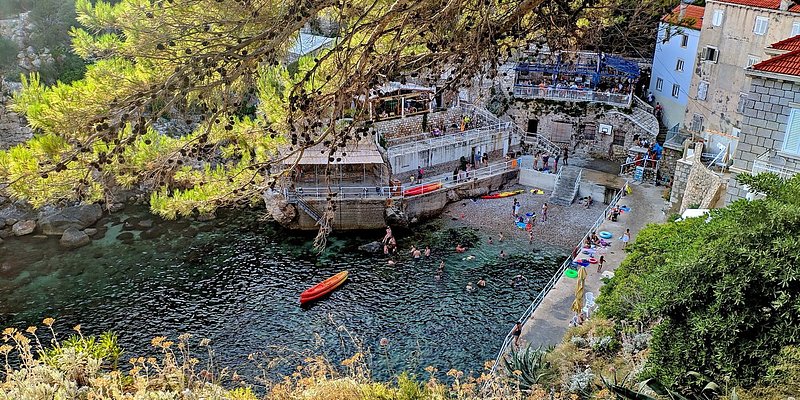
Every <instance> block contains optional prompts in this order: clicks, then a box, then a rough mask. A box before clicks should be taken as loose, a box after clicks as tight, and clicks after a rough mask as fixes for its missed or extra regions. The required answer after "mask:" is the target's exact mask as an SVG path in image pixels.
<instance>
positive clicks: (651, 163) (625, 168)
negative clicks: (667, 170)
mask: <svg viewBox="0 0 800 400" xmlns="http://www.w3.org/2000/svg"><path fill="white" fill-rule="evenodd" d="M637 164H641V165H637ZM659 165H661V160H653V159H641V160H636V161H631V162H628V163H624V164H622V165H620V166H619V175H620V176H623V175H625V174H628V173H630V172H631V171H635V170H636V167H644V170H645V171H650V170H652V171H658V167H659ZM643 175H644V174H643ZM642 180H643V181H644V176H642ZM655 182H656V174H655V173H653V183H655Z"/></svg>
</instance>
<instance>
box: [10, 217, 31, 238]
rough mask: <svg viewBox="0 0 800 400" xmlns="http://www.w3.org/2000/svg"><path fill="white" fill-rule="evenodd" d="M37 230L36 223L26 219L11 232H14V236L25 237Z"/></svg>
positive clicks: (19, 222) (18, 223)
mask: <svg viewBox="0 0 800 400" xmlns="http://www.w3.org/2000/svg"><path fill="white" fill-rule="evenodd" d="M35 229H36V221H34V220H32V219H26V220H24V221H17V222H16V223H15V224H14V226H12V227H11V231H12V232H14V236H24V235H28V234H31V233H33V231H34V230H35Z"/></svg>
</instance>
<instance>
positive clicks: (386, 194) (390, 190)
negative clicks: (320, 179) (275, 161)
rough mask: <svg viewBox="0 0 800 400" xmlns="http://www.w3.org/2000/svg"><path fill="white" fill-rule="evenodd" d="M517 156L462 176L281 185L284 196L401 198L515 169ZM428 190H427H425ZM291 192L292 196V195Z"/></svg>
mask: <svg viewBox="0 0 800 400" xmlns="http://www.w3.org/2000/svg"><path fill="white" fill-rule="evenodd" d="M519 162H520V161H519V160H517V159H515V160H509V161H501V162H499V163H494V164H490V165H489V166H487V167H483V168H478V169H474V170H471V171H469V172H468V173H467V174H466V176H465V177H463V178H456V179H453V177H452V174H443V175H438V176H436V177H431V178H426V179H421V180H418V181H415V182H414V183H403V184H401V185H395V186H341V185H340V186H302V187H300V186H298V187H296V188H295V189H294V190H290V189H288V188H285V189H284V190H283V193H284V196H285V197H286V198H287V199H290V200H294V198H299V197H303V198H305V199H315V200H321V199H328V198H330V199H333V200H352V199H386V198H390V197H391V198H394V199H398V198H404V197H405V195H404V194H403V193H404V192H405V191H406V190H408V189H412V188H415V187H419V186H422V185H429V184H435V183H441V184H442V187H443V188H445V187H453V186H457V185H460V184H463V183H468V182H473V181H475V180H478V179H483V178H488V177H491V176H494V175H499V174H502V173H506V172H510V171H515V170H518V169H519ZM426 193H430V192H426ZM293 196H295V197H293Z"/></svg>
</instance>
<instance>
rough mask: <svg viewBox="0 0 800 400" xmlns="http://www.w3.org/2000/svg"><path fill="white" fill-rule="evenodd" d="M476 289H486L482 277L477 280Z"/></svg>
mask: <svg viewBox="0 0 800 400" xmlns="http://www.w3.org/2000/svg"><path fill="white" fill-rule="evenodd" d="M478 287H486V281H485V280H484V279H483V277H481V279H478Z"/></svg>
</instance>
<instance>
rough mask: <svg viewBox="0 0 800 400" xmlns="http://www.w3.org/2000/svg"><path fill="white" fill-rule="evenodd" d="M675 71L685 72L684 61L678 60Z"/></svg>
mask: <svg viewBox="0 0 800 400" xmlns="http://www.w3.org/2000/svg"><path fill="white" fill-rule="evenodd" d="M675 71H683V60H681V59H680V58H679V59H678V62H676V63H675Z"/></svg>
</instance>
